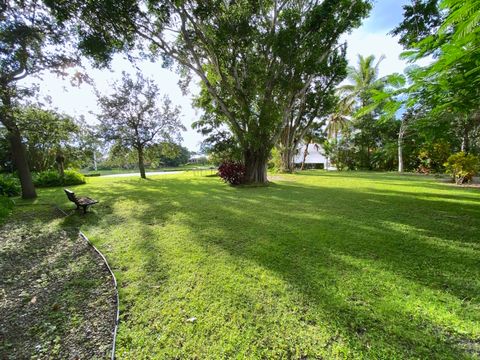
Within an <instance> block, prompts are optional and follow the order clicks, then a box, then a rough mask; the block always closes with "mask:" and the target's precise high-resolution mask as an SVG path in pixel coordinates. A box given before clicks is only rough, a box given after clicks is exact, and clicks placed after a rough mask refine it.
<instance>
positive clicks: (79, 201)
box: [63, 189, 98, 214]
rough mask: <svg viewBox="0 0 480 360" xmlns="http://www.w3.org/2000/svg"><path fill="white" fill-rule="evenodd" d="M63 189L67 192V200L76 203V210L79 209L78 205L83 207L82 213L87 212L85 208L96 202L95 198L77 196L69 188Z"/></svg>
mask: <svg viewBox="0 0 480 360" xmlns="http://www.w3.org/2000/svg"><path fill="white" fill-rule="evenodd" d="M63 190H64V191H65V194H67V197H68V200H70V201H71V202H73V203H74V204H75V205H77V210H78V209H80V207H82V208H83V213H84V214H85V213H86V212H87V208H88V207H89V206H90V205H93V204H96V203H98V201H97V200H93V199H90V198H89V197H84V196H82V197H77V196H76V195H75V193H74V192H73V191H71V190H68V189H63Z"/></svg>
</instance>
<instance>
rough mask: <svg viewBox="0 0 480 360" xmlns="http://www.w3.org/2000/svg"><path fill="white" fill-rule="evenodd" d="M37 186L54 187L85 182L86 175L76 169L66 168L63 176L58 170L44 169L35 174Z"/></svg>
mask: <svg viewBox="0 0 480 360" xmlns="http://www.w3.org/2000/svg"><path fill="white" fill-rule="evenodd" d="M33 182H34V184H35V186H38V187H52V186H68V185H81V184H85V175H83V174H81V173H79V172H78V171H75V170H65V173H64V177H63V178H62V177H61V176H60V174H59V173H58V172H57V171H53V170H50V171H43V172H41V173H38V174H36V175H35V176H34V180H33Z"/></svg>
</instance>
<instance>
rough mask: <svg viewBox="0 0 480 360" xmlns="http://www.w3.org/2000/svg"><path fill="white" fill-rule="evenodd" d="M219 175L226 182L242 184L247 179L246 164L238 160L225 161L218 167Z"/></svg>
mask: <svg viewBox="0 0 480 360" xmlns="http://www.w3.org/2000/svg"><path fill="white" fill-rule="evenodd" d="M218 175H219V176H220V177H221V178H222V179H223V181H225V182H228V183H230V184H232V185H240V184H242V183H243V182H244V181H245V165H243V164H242V163H241V162H236V161H224V162H223V163H221V164H220V166H219V167H218Z"/></svg>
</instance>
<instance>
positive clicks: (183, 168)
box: [82, 164, 211, 175]
mask: <svg viewBox="0 0 480 360" xmlns="http://www.w3.org/2000/svg"><path fill="white" fill-rule="evenodd" d="M209 167H211V165H198V164H188V165H180V166H174V167H162V168H147V169H145V171H146V172H162V171H189V170H195V169H202V168H205V169H207V168H209ZM82 173H84V174H87V175H88V174H100V175H116V174H134V173H138V174H140V170H138V169H111V170H98V171H94V170H91V171H82Z"/></svg>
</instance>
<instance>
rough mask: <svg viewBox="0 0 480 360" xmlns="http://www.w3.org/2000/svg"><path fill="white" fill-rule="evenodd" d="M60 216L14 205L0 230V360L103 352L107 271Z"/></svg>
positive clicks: (107, 326) (108, 323)
mask: <svg viewBox="0 0 480 360" xmlns="http://www.w3.org/2000/svg"><path fill="white" fill-rule="evenodd" d="M33 208H34V209H33ZM61 216H62V214H60V213H59V212H58V211H57V210H55V209H53V208H52V207H49V206H36V207H34V206H29V207H28V209H21V210H19V209H18V208H17V209H16V210H15V211H14V213H13V215H12V217H10V219H8V220H7V222H6V224H4V225H3V226H2V227H0V274H1V276H0V359H26V358H33V359H95V358H106V357H109V356H110V351H111V346H112V338H113V329H114V324H115V310H116V304H115V301H116V300H115V290H114V288H113V284H112V280H111V277H110V274H109V272H108V270H107V268H106V266H105V264H104V263H103V261H102V259H101V258H100V257H99V256H98V254H97V253H96V252H94V251H93V249H92V248H91V247H90V246H89V245H88V244H87V243H86V242H85V240H83V239H82V238H80V237H79V235H78V230H76V229H72V228H65V227H62V219H61Z"/></svg>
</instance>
